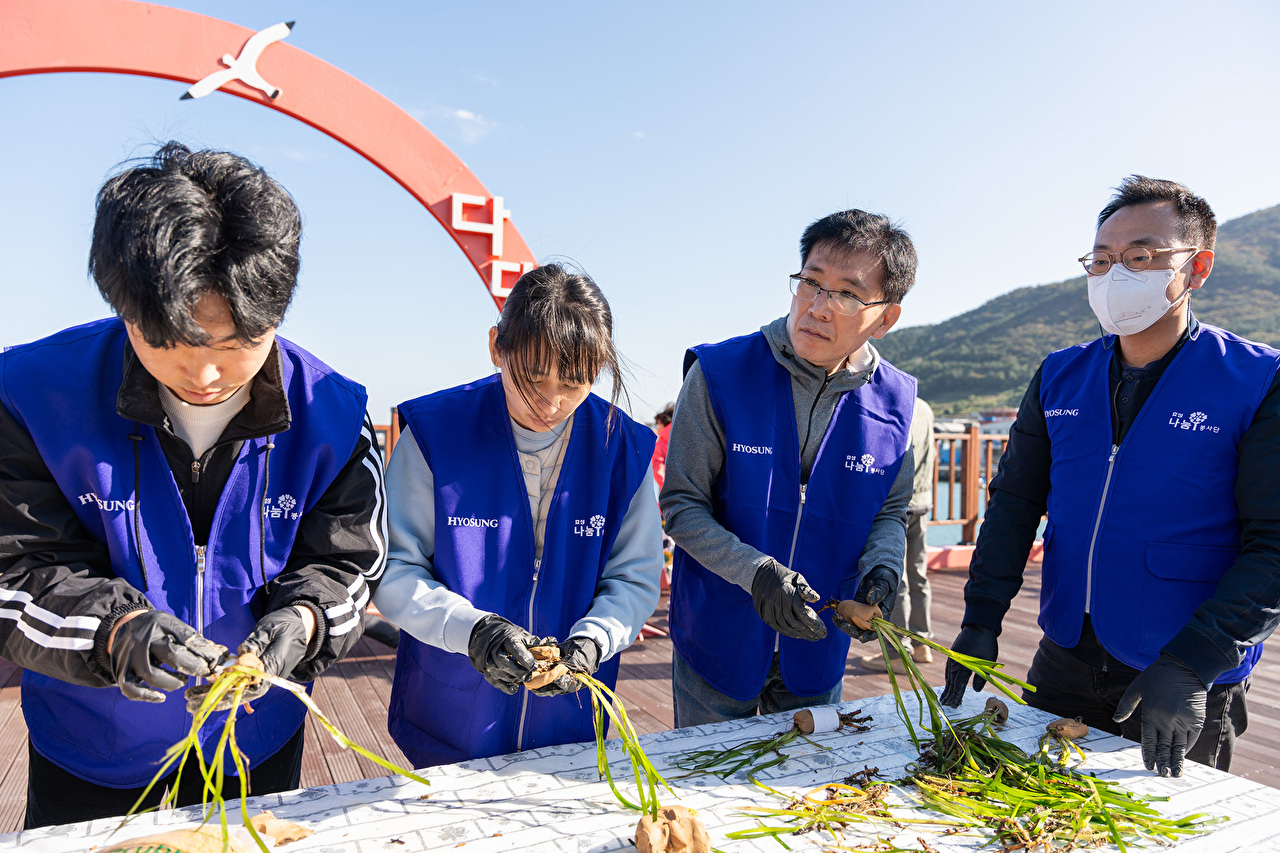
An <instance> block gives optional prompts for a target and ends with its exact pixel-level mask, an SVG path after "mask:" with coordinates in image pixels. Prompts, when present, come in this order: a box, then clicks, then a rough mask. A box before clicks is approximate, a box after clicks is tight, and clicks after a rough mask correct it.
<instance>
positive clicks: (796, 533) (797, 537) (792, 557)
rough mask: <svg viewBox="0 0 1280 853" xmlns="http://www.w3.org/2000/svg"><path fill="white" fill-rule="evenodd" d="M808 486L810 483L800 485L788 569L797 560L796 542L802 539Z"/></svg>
mask: <svg viewBox="0 0 1280 853" xmlns="http://www.w3.org/2000/svg"><path fill="white" fill-rule="evenodd" d="M808 488H809V484H808V483H805V484H804V485H803V486H801V487H800V506H798V507H796V528H795V530H793V531H792V533H791V554H790V555H789V556H788V557H787V568H788V569H790V568H791V564H792V563H794V562H795V561H796V544H797V543H798V542H799V541H800V519H802V518H803V517H804V493H805V490H806V489H808Z"/></svg>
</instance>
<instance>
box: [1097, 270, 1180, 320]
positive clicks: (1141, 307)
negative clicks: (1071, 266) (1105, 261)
mask: <svg viewBox="0 0 1280 853" xmlns="http://www.w3.org/2000/svg"><path fill="white" fill-rule="evenodd" d="M1177 274H1178V271H1177V270H1143V271H1142V272H1134V271H1133V270H1131V269H1129V268H1128V267H1126V266H1125V265H1124V264H1112V265H1111V269H1109V270H1107V271H1106V272H1105V273H1103V274H1102V275H1099V276H1091V277H1090V278H1089V307H1090V308H1092V309H1093V313H1094V315H1095V316H1096V317H1097V318H1098V322H1099V323H1101V324H1102V328H1103V330H1104V331H1106V332H1108V333H1109V334H1112V335H1136V334H1138V332H1142V331H1145V330H1146V329H1148V328H1150V327H1151V325H1152V324H1153V323H1155V321H1156V320H1159V319H1160V318H1161V317H1163V316H1164V315H1165V312H1166V311H1168V310H1169V309H1170V308H1172V307H1173V305H1174V303H1172V302H1170V301H1169V299H1168V297H1167V296H1166V295H1165V294H1166V292H1167V291H1168V289H1169V282H1171V281H1173V277H1174V276H1175V275H1177ZM1183 295H1184V296H1185V295H1186V293H1185V292H1184V293H1183ZM1181 298H1182V296H1179V297H1178V299H1181Z"/></svg>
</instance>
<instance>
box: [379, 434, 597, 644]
mask: <svg viewBox="0 0 1280 853" xmlns="http://www.w3.org/2000/svg"><path fill="white" fill-rule="evenodd" d="M435 517H436V505H435V478H434V477H433V476H432V474H431V467H430V466H429V465H428V464H427V460H426V459H425V458H424V457H423V455H422V449H421V448H420V447H418V442H417V440H416V439H415V438H414V437H413V435H412V433H411V432H410V431H409V430H407V429H406V430H405V431H404V432H402V433H401V434H400V440H399V441H397V442H396V446H395V450H394V451H392V453H391V460H390V461H389V462H388V463H387V533H388V539H389V540H390V541H389V548H388V552H387V570H386V573H385V574H384V575H383V578H382V582H381V583H380V584H378V589H377V591H376V592H375V593H374V595H373V603H374V606H376V607H377V608H378V610H379V612H381V613H382V615H383V616H384V617H386V619H387V621H389V622H391V623H392V624H393V625H395V626H396V627H398V628H400V629H401V630H403V631H408V632H409V633H410V634H412V635H413V637H414V638H415V639H417V640H419V641H421V642H423V643H426V644H427V645H429V646H435V647H436V648H440V649H444V650H445V651H447V652H455V653H457V654H460V655H465V654H466V653H467V645H468V642H469V641H470V639H471V629H472V628H474V627H475V624H476V622H477V621H479V619H480V617H482V616H484V615H485V614H486V612H487V611H484V610H477V609H476V608H474V607H472V606H471V602H469V601H468V600H467V599H465V598H463V597H462V596H461V595H458V594H457V593H456V592H451V591H450V590H449V589H447V588H446V587H445V586H444V584H442V583H440V581H438V580H436V579H435V576H434V575H433V574H432V570H433V566H432V563H431V561H432V558H433V557H435V550H436V548H435V544H436V530H435ZM591 636H595V635H594V634H593V635H591Z"/></svg>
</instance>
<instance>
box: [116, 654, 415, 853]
mask: <svg viewBox="0 0 1280 853" xmlns="http://www.w3.org/2000/svg"><path fill="white" fill-rule="evenodd" d="M240 660H243V658H241V659H240ZM255 664H256V662H255ZM255 664H249V665H246V664H244V663H241V662H240V661H236V662H233V663H232V664H231V665H230V666H227V667H226V668H224V669H222V670H221V671H220V672H219V673H218V674H217V675H216V676H215V677H214V678H212V679H211V680H210V682H209V683H208V684H207V685H201V686H200V687H197V688H191V691H190V692H189V693H188V707H189V710H190V711H191V715H192V719H191V728H190V729H189V730H188V732H187V736H186V737H185V738H184V739H183V740H181V741H179V742H178V743H175V744H174V745H173V746H171V747H170V748H169V750H168V752H166V753H165V755H164V758H163V759H161V762H160V769H159V770H157V771H156V774H155V776H153V777H152V779H151V782H150V783H148V785H147V787H146V788H145V789H144V790H143V792H142V795H141V796H139V797H138V801H137V802H135V803H134V804H133V807H132V808H131V809H129V816H128V817H126V818H125V820H124V822H123V823H121V824H120V825H121V826H124V825H125V823H127V822H128V821H129V820H130V819H131V818H132V817H133V816H135V815H136V814H138V813H139V809H140V808H141V806H142V804H143V802H144V801H145V800H146V798H147V795H148V794H150V793H151V790H152V789H153V788H154V787H155V786H156V784H158V783H159V781H160V780H161V779H163V778H164V777H165V776H166V775H168V773H169V772H170V770H172V769H173V768H174V766H175V765H176V766H177V775H176V777H175V779H174V784H173V786H172V787H171V788H170V790H169V791H168V792H166V794H165V796H164V797H163V798H161V801H160V806H159V807H160V808H165V807H166V806H167V807H173V806H174V805H175V804H176V800H177V792H178V787H179V783H180V782H181V779H182V774H183V773H184V772H191V769H190V766H189V765H191V764H194V765H195V771H194V772H198V773H199V774H200V776H201V779H202V780H203V798H202V802H203V821H202V824H203V823H207V822H208V821H209V820H210V819H211V818H212V817H213V815H214V813H215V811H216V813H217V816H218V822H219V824H220V825H221V828H222V837H223V839H224V840H225V839H226V838H227V837H228V830H227V804H226V801H225V799H224V798H223V796H222V784H223V781H224V779H225V777H226V774H227V773H228V772H229V771H228V768H227V767H226V757H227V756H228V755H230V756H231V760H232V762H233V764H234V765H235V770H234V774H235V775H237V776H238V777H239V779H240V815H241V818H242V820H243V822H244V827H245V829H247V830H248V831H249V833H250V835H252V836H253V839H254V841H255V842H256V843H257V845H258V847H259V849H261V850H263V851H264V853H265V851H267V850H268V846H267V844H266V843H265V842H264V841H263V839H262V837H261V836H260V835H259V834H258V831H257V830H256V829H254V827H253V824H252V823H251V822H250V821H249V807H248V805H247V804H246V802H245V800H246V798H247V797H248V796H249V794H250V792H249V775H248V769H249V768H248V766H247V764H246V763H245V757H244V754H243V753H241V751H240V748H239V746H238V745H237V744H236V717H237V715H238V714H239V712H240V708H241V706H242V705H244V707H245V708H247V709H248V711H249V713H252V711H253V709H252V708H251V707H249V706H248V705H245V704H244V703H245V702H246V701H248V700H250V699H252V698H256V696H258V695H261V693H262V692H265V691H264V690H263V689H262V687H263V684H264V683H265V684H266V685H267V686H270V687H279V688H281V689H284V690H288V691H289V692H290V693H292V694H293V695H294V696H296V697H297V698H298V700H299V701H300V702H302V703H303V704H304V705H305V706H306V707H307V710H308V711H310V712H311V715H312V716H313V717H315V719H316V720H317V721H319V723H320V725H322V726H324V728H325V730H326V731H328V732H329V734H330V735H331V736H332V737H333V739H334V740H335V741H337V742H338V745H339V746H341V747H342V748H344V749H352V750H354V751H355V752H357V753H359V754H360V755H363V756H364V757H365V758H367V759H369V760H370V761H372V762H373V763H375V764H377V765H379V766H381V767H383V768H385V769H386V770H388V771H390V772H391V773H393V774H399V775H402V776H406V777H408V778H409V779H412V780H413V781H415V782H421V783H422V784H423V785H430V784H431V783H430V782H428V781H427V780H426V779H424V778H423V777H421V776H419V775H418V774H416V773H412V772H410V771H408V770H405V769H403V768H401V767H397V766H396V765H394V764H392V763H391V762H389V761H387V760H386V759H385V758H382V757H381V756H378V755H375V754H373V753H372V752H370V751H369V750H367V749H365V748H364V747H362V746H360V745H359V744H358V743H356V742H355V741H353V740H351V739H350V738H348V737H347V736H346V735H344V734H343V733H342V732H341V731H339V729H338V727H337V726H335V725H334V724H333V723H332V722H331V721H330V720H329V718H328V717H326V716H325V714H324V712H323V711H321V710H320V707H319V706H318V705H317V704H316V703H315V701H314V700H313V699H312V698H311V697H310V696H308V695H307V690H306V688H305V687H303V686H302V685H301V684H298V683H296V682H293V681H289V680H288V679H285V678H279V677H277V676H274V675H270V674H268V673H266V672H264V671H263V670H262V669H261V667H260V666H259V665H255ZM205 688H207V690H206V689H205ZM224 708H226V709H228V713H227V717H226V721H225V722H224V723H223V727H222V734H221V735H220V737H219V739H218V745H217V751H216V752H215V753H214V758H213V760H212V761H206V760H205V757H204V752H203V751H202V750H201V748H200V739H199V736H200V730H201V728H202V727H203V726H204V725H205V724H206V723H208V722H209V719H210V718H211V717H212V715H213V714H214V712H215V711H218V710H221V709H224ZM193 755H194V756H195V761H194V762H193V761H192V760H191V758H192V756H193Z"/></svg>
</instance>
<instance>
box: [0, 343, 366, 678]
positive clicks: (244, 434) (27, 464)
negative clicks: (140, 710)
mask: <svg viewBox="0 0 1280 853" xmlns="http://www.w3.org/2000/svg"><path fill="white" fill-rule="evenodd" d="M124 362H125V363H124V372H123V379H122V381H121V383H120V388H119V391H118V393H117V412H118V414H120V416H121V417H123V418H126V419H128V420H130V421H136V422H138V423H141V424H146V425H150V426H153V427H154V428H155V431H156V435H157V436H159V438H160V441H161V444H162V445H163V447H164V451H165V456H166V458H167V460H168V462H169V465H170V468H171V470H172V471H173V474H174V480H175V482H176V483H177V484H178V488H179V491H180V493H181V495H182V500H183V503H184V505H185V507H186V510H187V514H188V516H189V517H190V520H191V527H192V531H193V535H194V537H195V539H196V544H203V542H204V541H205V540H207V538H208V535H209V529H210V527H211V524H212V516H213V512H214V509H215V507H216V505H217V501H218V498H219V496H220V495H221V494H222V490H223V486H224V485H225V484H226V482H227V478H228V476H229V475H230V472H231V468H232V465H233V464H234V462H235V460H236V457H237V455H238V454H239V452H240V447H241V444H242V443H243V442H244V441H246V440H249V439H254V438H261V437H264V436H268V435H273V434H279V433H281V432H283V431H285V430H287V429H288V428H289V424H290V422H291V414H290V411H289V404H288V400H287V398H286V396H285V393H284V388H283V385H282V382H281V375H282V364H281V355H280V351H279V345H278V344H277V345H276V346H274V347H273V349H272V352H271V354H270V355H269V356H268V358H267V361H266V363H265V364H264V366H263V368H262V370H260V371H259V372H258V374H257V375H256V376H255V377H254V379H253V380H252V382H253V384H252V388H251V395H252V399H251V401H250V402H249V403H248V405H246V406H245V408H244V409H242V410H241V411H240V412H239V414H237V415H236V416H235V418H233V419H232V421H231V422H230V423H229V424H228V425H227V428H226V429H225V430H224V431H223V434H222V436H221V438H220V439H219V441H218V443H217V444H216V445H215V446H214V447H213V448H211V449H210V450H209V451H207V452H206V453H205V454H204V456H203V457H201V459H199V460H195V459H194V458H193V457H192V453H191V450H190V448H189V447H188V446H187V445H186V443H185V442H183V441H182V440H181V439H180V438H178V437H177V436H176V435H174V433H173V431H172V429H171V427H170V424H169V420H168V418H167V417H166V415H165V413H164V410H163V407H162V406H161V403H160V397H159V388H158V385H157V383H156V380H155V379H154V378H153V377H152V376H151V375H150V374H148V373H147V372H146V370H145V369H144V368H143V367H142V365H141V364H140V363H139V362H138V360H137V358H136V356H135V355H134V353H133V351H132V349H131V348H130V347H128V346H127V345H126V347H125V352H124ZM373 436H374V432H373V427H372V424H371V423H370V422H369V421H368V416H367V415H366V416H365V427H364V429H362V430H361V435H360V437H359V439H358V440H357V441H356V443H355V447H354V449H353V451H352V453H351V455H350V457H349V459H348V460H347V462H346V464H345V465H344V466H343V468H342V469H341V471H340V472H339V474H338V475H337V477H336V478H335V479H334V480H333V482H332V483H331V484H330V485H329V487H328V488H327V489H326V490H325V492H324V494H323V496H322V497H321V499H320V500H319V502H318V503H316V505H315V506H314V507H313V508H312V509H311V510H310V511H309V512H307V513H306V514H305V515H304V516H303V518H302V519H301V521H300V524H299V527H298V532H297V536H296V538H295V540H294V543H293V546H292V549H291V552H290V556H289V559H288V563H287V565H286V568H285V570H284V571H283V572H281V573H280V574H279V575H278V576H277V577H276V578H274V579H272V580H271V582H270V583H268V584H267V585H266V587H265V588H264V589H263V590H262V591H261V596H260V605H259V606H260V607H261V610H262V613H263V614H265V613H267V612H271V611H274V610H278V609H280V608H283V607H288V606H291V605H294V604H300V605H303V606H307V607H309V608H310V609H311V610H312V612H313V613H314V614H315V615H316V617H317V619H316V633H315V636H314V637H313V639H312V642H311V645H310V647H309V648H308V650H307V656H306V658H305V659H304V662H303V663H302V664H301V665H300V666H299V667H298V668H297V669H296V670H295V671H294V672H293V673H292V677H294V678H296V679H299V680H310V679H312V678H314V677H315V676H317V675H319V674H320V673H321V672H323V671H324V670H325V669H326V668H327V667H328V666H329V664H331V663H333V662H334V661H335V660H338V659H339V658H341V657H342V656H343V655H345V654H346V653H347V652H348V651H349V650H350V649H351V646H352V645H354V643H355V642H356V640H357V639H359V637H360V634H361V630H360V628H359V626H358V624H357V625H355V626H354V627H353V626H349V625H348V624H347V623H348V622H349V621H350V620H351V618H352V617H351V614H350V612H349V611H350V607H344V604H345V603H346V602H347V601H348V600H349V594H348V589H349V588H354V587H358V586H360V584H358V583H357V578H359V577H360V576H363V577H364V580H365V582H366V583H367V584H368V585H369V586H370V587H372V586H374V585H376V583H377V581H378V579H379V578H380V577H381V574H382V569H383V567H384V565H385V560H386V519H385V506H386V499H385V495H384V491H383V484H382V462H381V458H380V456H379V454H378V448H377V445H376V443H375V440H374V438H373ZM197 465H198V467H197ZM197 471H198V473H197ZM362 598H363V596H362ZM364 600H365V601H367V598H365V599H364ZM363 603H364V602H363V601H362V602H361V605H362V606H363ZM150 607H151V604H150V603H149V602H148V601H147V599H146V597H145V595H144V594H143V593H142V591H140V590H138V589H137V588H135V587H133V586H132V585H130V584H129V583H127V582H125V581H124V580H122V579H120V578H118V577H116V576H115V575H114V573H113V572H112V570H111V562H110V557H109V554H108V553H107V548H106V546H105V545H104V544H103V542H102V541H100V540H99V539H97V538H96V537H94V536H93V535H92V534H91V533H90V531H89V530H88V529H87V528H86V527H85V525H84V524H83V523H82V522H81V521H80V520H79V519H78V518H77V516H76V515H75V513H74V512H73V510H72V508H71V506H70V505H69V504H68V502H67V499H66V497H65V496H64V494H63V493H62V491H61V490H60V489H59V487H58V485H57V483H56V482H55V481H54V479H53V476H52V474H51V473H50V471H49V467H48V465H46V463H45V461H44V459H43V458H42V457H41V455H40V451H39V450H38V448H37V446H36V443H35V441H34V440H33V439H32V436H31V434H30V433H29V432H28V431H27V430H26V429H25V428H24V427H23V425H22V424H21V423H20V422H19V421H18V420H17V419H15V417H14V415H13V413H12V412H10V411H8V409H6V408H5V407H4V406H0V608H3V609H6V610H8V611H10V613H9V618H0V654H2V655H3V656H4V657H5V658H7V659H9V660H11V661H13V662H14V663H17V664H18V665H19V666H22V667H24V668H26V669H29V670H32V671H34V672H40V673H43V674H45V675H49V676H52V677H54V678H58V679H61V680H63V681H67V682H70V683H72V684H79V685H84V686H89V687H108V686H111V685H112V684H113V683H114V682H113V679H112V677H111V674H110V672H109V671H108V670H107V669H106V668H105V664H106V661H107V658H106V655H105V650H106V640H107V637H108V636H110V633H111V630H112V628H113V627H114V625H115V622H116V620H117V619H118V618H119V617H120V616H121V615H123V614H124V613H127V612H130V611H132V610H137V609H149V608H150ZM329 611H333V613H334V615H332V616H330V615H329ZM340 611H346V612H340ZM69 617H84V619H83V620H81V621H83V622H86V623H89V624H93V623H94V622H96V629H95V631H94V633H93V642H92V645H91V646H89V644H87V643H85V644H68V645H75V646H77V647H76V648H51V647H50V646H49V645H48V644H41V643H36V642H33V641H32V640H31V639H30V637H29V636H28V633H29V632H33V631H34V632H40V633H44V634H49V633H52V630H51V625H50V623H52V622H58V623H65V621H66V620H67V619H68V618H69ZM339 626H340V629H339V630H336V631H334V632H331V631H330V628H331V627H335V628H337V627H339ZM86 646H87V647H86Z"/></svg>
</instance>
